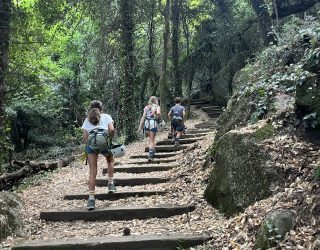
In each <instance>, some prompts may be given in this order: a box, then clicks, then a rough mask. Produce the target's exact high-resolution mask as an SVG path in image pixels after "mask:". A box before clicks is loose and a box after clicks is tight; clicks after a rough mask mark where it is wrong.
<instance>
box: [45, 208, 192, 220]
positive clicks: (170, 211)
mask: <svg viewBox="0 0 320 250" xmlns="http://www.w3.org/2000/svg"><path fill="white" fill-rule="evenodd" d="M195 208H196V207H195V205H192V204H190V205H184V206H172V205H162V206H157V207H150V206H148V207H143V206H133V207H124V206H123V207H103V208H96V209H95V210H92V211H88V210H87V209H86V208H83V209H78V210H70V211H62V210H56V211H47V212H41V213H40V219H41V220H45V221H75V220H84V221H93V220H95V221H97V220H100V221H101V220H113V221H114V220H133V219H140V220H143V219H148V218H167V217H170V216H174V215H180V214H184V213H188V212H191V211H193V210H194V209H195Z"/></svg>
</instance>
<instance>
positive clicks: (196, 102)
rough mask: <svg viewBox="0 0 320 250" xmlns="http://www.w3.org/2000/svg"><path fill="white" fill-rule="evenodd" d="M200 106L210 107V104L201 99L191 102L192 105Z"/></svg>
mask: <svg viewBox="0 0 320 250" xmlns="http://www.w3.org/2000/svg"><path fill="white" fill-rule="evenodd" d="M199 104H203V105H207V106H208V105H209V104H210V102H209V101H208V100H201V99H198V100H191V102H190V105H199Z"/></svg>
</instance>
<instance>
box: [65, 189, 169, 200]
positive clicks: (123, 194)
mask: <svg viewBox="0 0 320 250" xmlns="http://www.w3.org/2000/svg"><path fill="white" fill-rule="evenodd" d="M166 193H167V191H162V190H155V191H117V192H115V193H113V194H112V193H111V194H109V193H102V194H95V195H94V197H95V198H96V199H97V200H118V199H122V198H127V197H142V196H151V195H164V194H166ZM64 199H65V200H86V199H88V194H70V195H65V196H64Z"/></svg>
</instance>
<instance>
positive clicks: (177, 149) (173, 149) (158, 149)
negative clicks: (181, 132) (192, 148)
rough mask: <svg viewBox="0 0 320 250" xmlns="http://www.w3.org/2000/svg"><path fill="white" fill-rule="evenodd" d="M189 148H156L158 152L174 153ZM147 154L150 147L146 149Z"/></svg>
mask: <svg viewBox="0 0 320 250" xmlns="http://www.w3.org/2000/svg"><path fill="white" fill-rule="evenodd" d="M186 148H187V146H179V147H174V146H167V147H165V146H163V147H155V151H156V152H174V151H180V150H182V149H186ZM144 151H145V152H149V147H146V148H145V150H144Z"/></svg>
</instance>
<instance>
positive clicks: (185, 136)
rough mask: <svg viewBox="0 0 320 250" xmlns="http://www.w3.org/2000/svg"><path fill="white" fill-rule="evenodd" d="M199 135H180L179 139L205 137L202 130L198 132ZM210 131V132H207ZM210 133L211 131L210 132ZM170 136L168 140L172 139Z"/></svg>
mask: <svg viewBox="0 0 320 250" xmlns="http://www.w3.org/2000/svg"><path fill="white" fill-rule="evenodd" d="M199 131H200V132H201V133H200V134H196V135H195V134H193V135H191V134H186V135H182V136H181V137H180V138H181V139H188V138H199V137H202V136H206V135H207V133H206V132H204V133H202V130H199ZM209 131H210V130H209ZM211 131H212V130H211ZM172 137H173V136H172V134H169V135H168V139H172Z"/></svg>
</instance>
